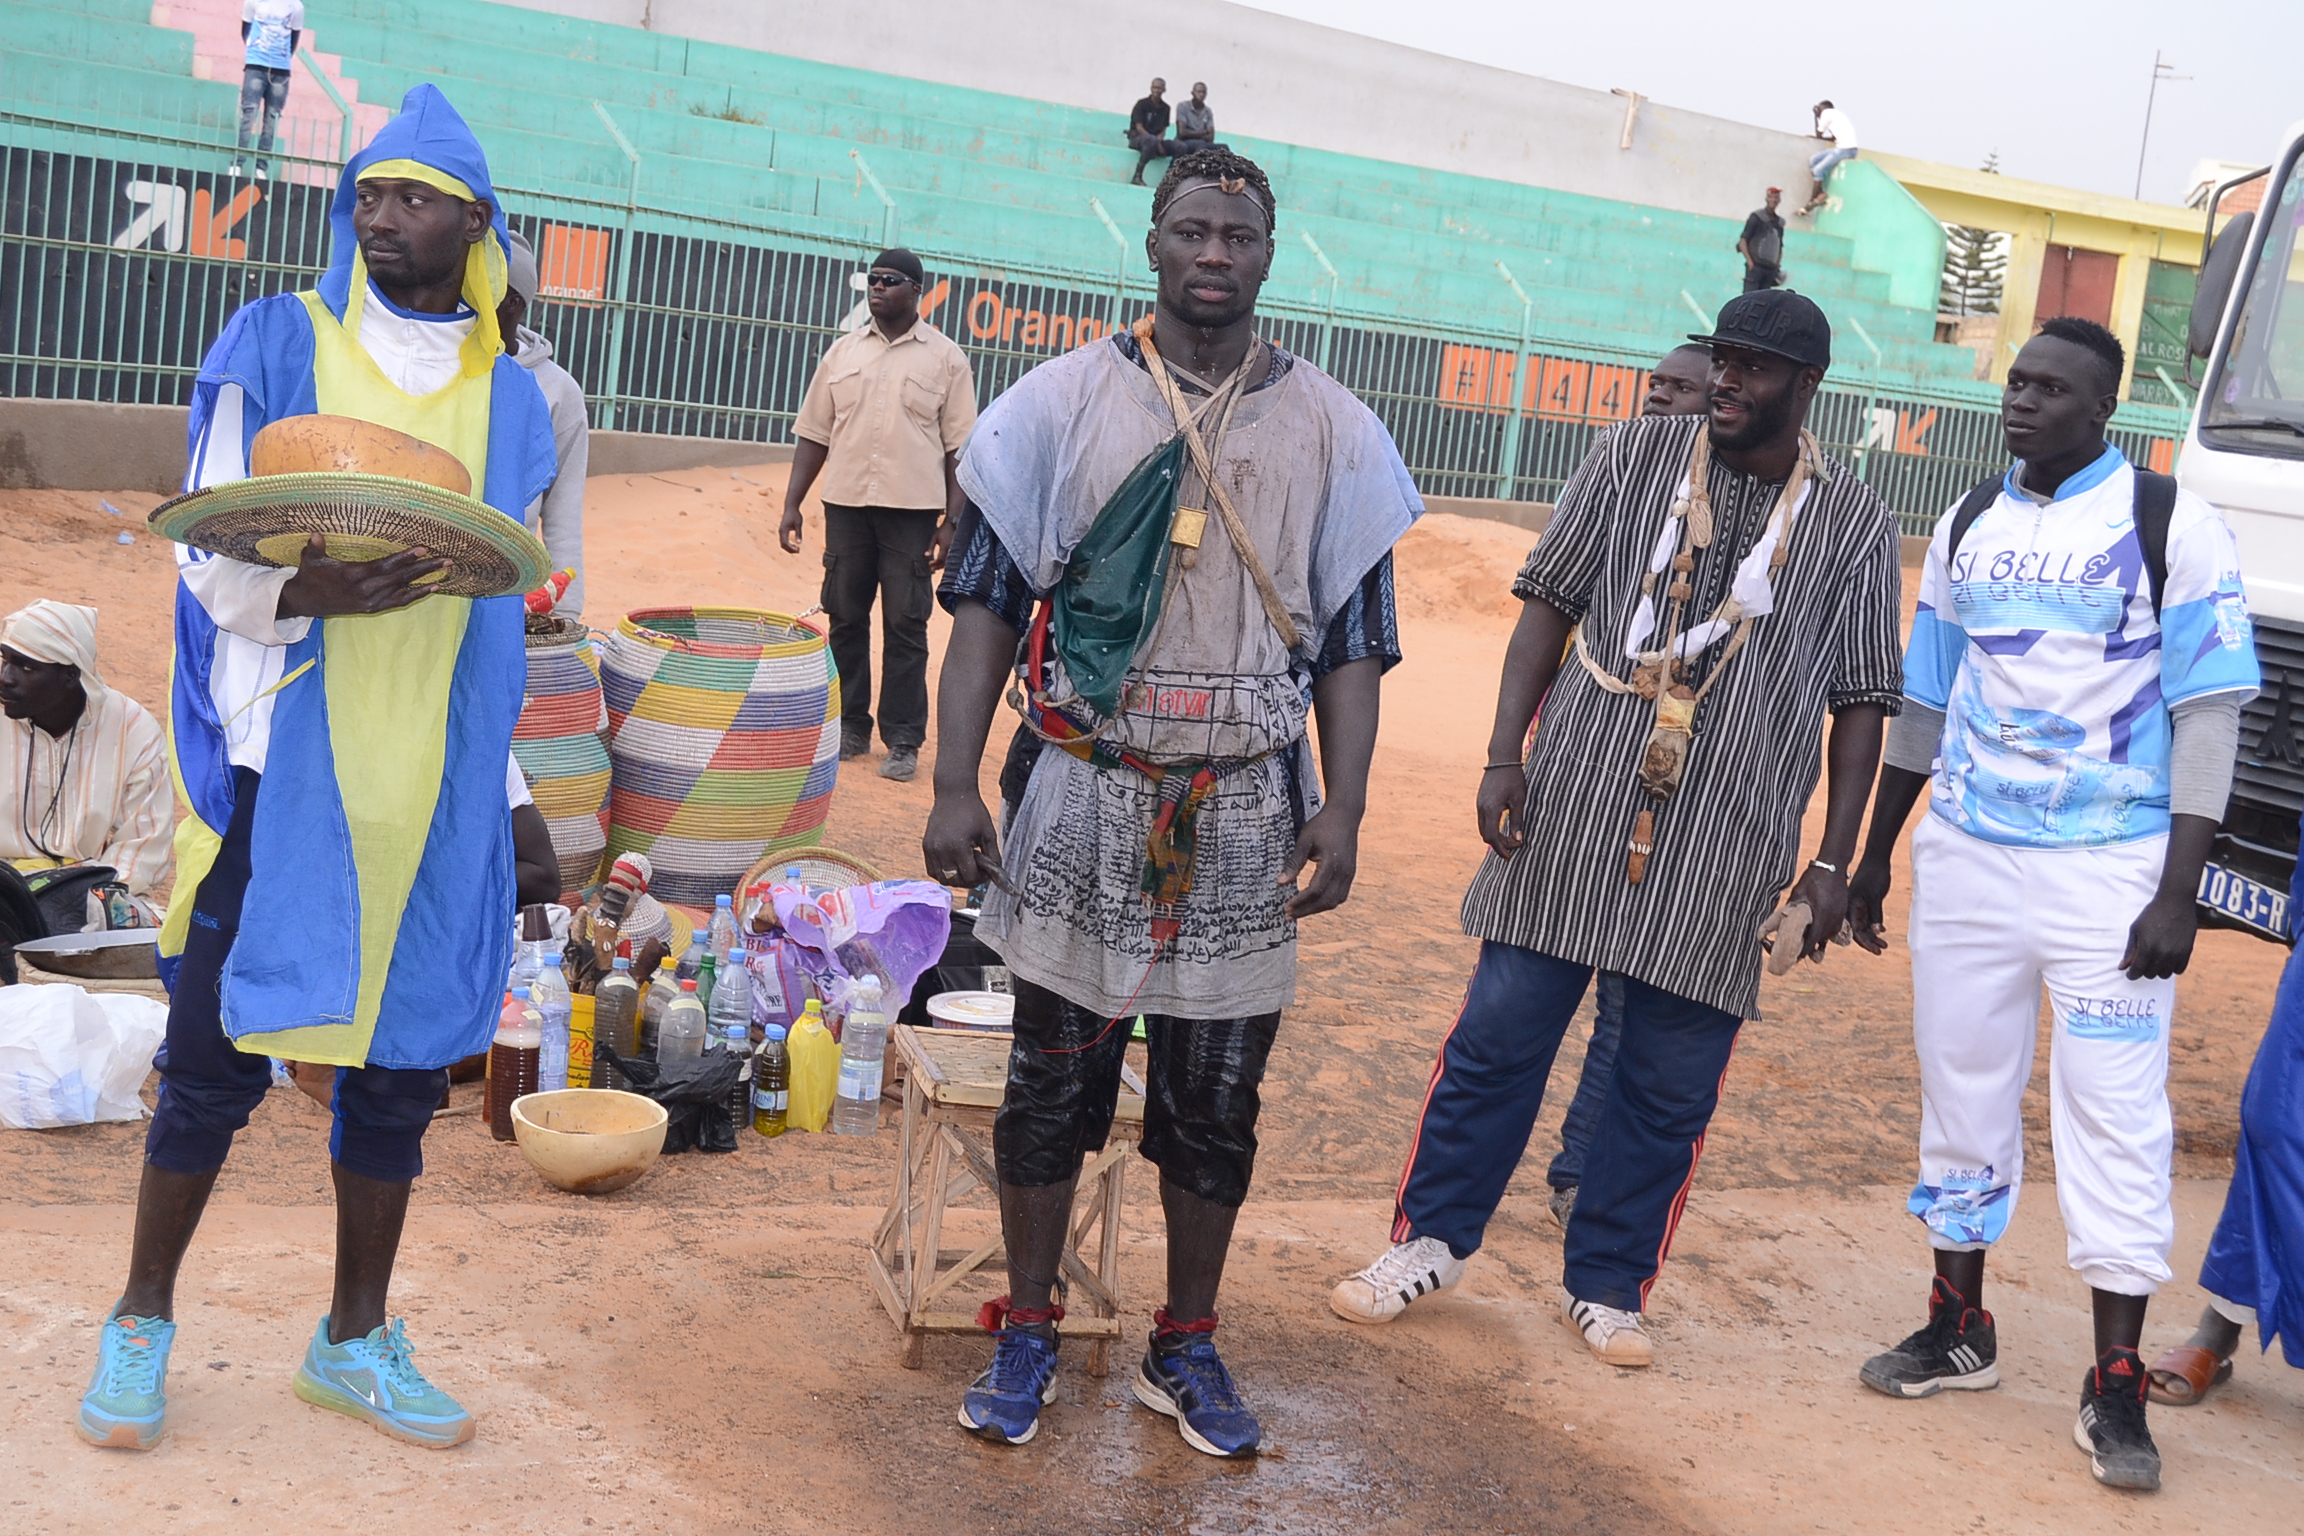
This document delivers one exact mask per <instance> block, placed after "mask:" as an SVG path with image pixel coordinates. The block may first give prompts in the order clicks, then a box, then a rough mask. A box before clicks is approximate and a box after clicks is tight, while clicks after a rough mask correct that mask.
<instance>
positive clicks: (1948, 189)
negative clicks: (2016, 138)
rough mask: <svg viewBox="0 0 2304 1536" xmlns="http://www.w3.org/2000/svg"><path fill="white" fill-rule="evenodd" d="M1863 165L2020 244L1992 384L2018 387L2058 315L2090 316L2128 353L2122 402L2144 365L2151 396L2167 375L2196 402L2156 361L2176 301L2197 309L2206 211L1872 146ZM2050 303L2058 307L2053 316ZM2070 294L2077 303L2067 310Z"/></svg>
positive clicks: (2012, 251) (2173, 363)
mask: <svg viewBox="0 0 2304 1536" xmlns="http://www.w3.org/2000/svg"><path fill="white" fill-rule="evenodd" d="M1864 158H1865V159H1867V160H1870V161H1872V162H1873V163H1874V164H1876V165H1878V166H1879V167H1880V168H1881V169H1882V170H1884V171H1886V172H1887V173H1888V174H1889V175H1891V176H1893V177H1895V178H1896V180H1897V181H1899V182H1900V183H1902V184H1903V186H1904V188H1905V190H1907V191H1909V192H1910V193H1911V194H1912V195H1913V197H1915V198H1917V199H1918V200H1919V202H1920V204H1921V206H1922V207H1924V208H1926V209H1927V210H1928V211H1929V212H1930V213H1931V214H1933V215H1934V216H1935V217H1936V218H1937V219H1939V220H1941V221H1942V222H1944V223H1946V224H1966V225H1970V226H1972V227H1975V228H1979V229H1991V230H1999V231H2003V232H2005V233H2006V234H2007V235H2008V236H2009V237H2010V248H2009V252H2008V268H2007V273H2006V276H2005V278H2004V281H2003V286H2002V288H2001V297H2000V326H1999V334H1998V335H1997V336H1996V337H1995V344H1994V346H1993V348H1992V363H1991V368H1990V377H1991V378H1992V379H1993V380H1994V381H1995V382H1999V381H2002V380H2005V379H2006V378H2007V376H2008V365H2009V362H2010V361H2011V360H2012V359H2013V358H2014V357H2015V356H2016V350H2017V348H2019V347H2021V346H2022V345H2023V344H2024V342H2025V340H2026V338H2028V337H2029V336H2031V334H2032V332H2033V330H2034V329H2035V327H2036V325H2037V323H2038V321H2039V320H2041V319H2045V318H2048V316H2049V314H2054V313H2065V314H2080V315H2084V316H2086V317H2087V318H2090V319H2095V320H2100V321H2102V323H2103V324H2105V325H2106V326H2108V327H2109V328H2110V329H2111V331H2112V333H2113V334H2114V335H2116V336H2118V337H2119V338H2120V343H2121V345H2122V346H2124V347H2126V348H2127V349H2128V357H2129V374H2130V376H2129V377H2128V378H2125V379H2122V380H2121V381H2120V395H2121V398H2122V399H2126V398H2128V396H2129V394H2130V391H2131V389H2132V388H2133V387H2134V386H2135V384H2136V383H2137V375H2138V371H2139V368H2138V365H2139V364H2141V365H2142V370H2141V371H2142V378H2143V380H2144V381H2146V384H2147V390H2146V392H2147V393H2148V394H2152V395H2160V394H2162V393H2164V387H2163V386H2161V385H2160V384H2159V383H2158V382H2157V379H2158V371H2159V370H2160V369H2166V370H2167V372H2168V373H2169V374H2170V375H2171V376H2172V378H2173V381H2174V382H2175V384H2176V385H2177V386H2178V388H2179V390H2180V394H2179V397H2178V398H2179V403H2181V404H2183V405H2186V406H2189V405H2190V403H2191V392H2190V391H2189V390H2188V389H2183V388H2182V384H2183V374H2182V371H2181V358H2180V356H2178V357H2174V358H2169V357H2166V356H2163V357H2162V358H2160V359H2158V360H2155V358H2154V357H2153V353H2154V352H2155V351H2158V352H2161V353H2163V354H2165V353H2166V352H2167V350H2168V337H2167V336H2166V334H2165V333H2166V332H2167V330H2168V327H2169V323H2170V322H2169V314H2170V312H2171V311H2173V310H2175V309H2176V308H2177V307H2178V305H2177V302H2176V301H2177V300H2179V299H2180V300H2181V301H2182V303H2183V304H2186V305H2188V304H2189V294H2190V288H2191V284H2190V281H2189V274H2190V273H2196V272H2197V271H2198V269H2199V266H2200V246H2201V234H2202V231H2203V229H2204V228H2205V226H2206V216H2205V215H2204V214H2203V213H2202V212H2201V211H2200V210H2199V209H2196V208H2178V207H2174V206H2171V205H2168V204H2163V203H2146V202H2139V201H2137V200H2135V199H2133V198H2126V197H2105V196H2102V195H2100V194H2098V193H2094V192H2076V191H2074V190H2073V189H2071V188H2069V187H2055V186H2050V185H2048V184H2047V183H2046V182H2040V181H2024V180H2021V179H2019V178H2017V177H2014V176H2002V175H1998V174H1995V173H1993V172H1989V171H1977V170H1966V169H1963V168H1961V167H1959V166H1952V165H1938V164H1936V163H1934V162H1932V161H1928V160H1907V159H1905V158H1904V157H1903V156H1901V155H1887V154H1876V153H1874V152H1873V151H1872V150H1869V149H1867V150H1865V151H1864ZM2155 263H2159V264H2160V265H2161V268H2162V282H2161V283H2160V285H2159V291H2158V292H2153V289H2154V282H2153V267H2154V264H2155ZM2171 268H2181V269H2186V271H2185V273H2184V274H2182V275H2183V276H2184V278H2185V280H2184V281H2183V282H2182V284H2181V291H2180V292H2178V290H2177V285H2175V284H2172V283H2170V282H2168V281H2167V279H2168V278H2169V277H2173V276H2177V275H2179V274H2176V273H2173V272H2171V271H2169V269H2171ZM2107 289H2108V290H2109V291H2108V292H2107V291H2106V290H2107ZM2148 294H2150V295H2151V297H2153V299H2154V300H2155V308H2156V309H2157V310H2158V311H2159V313H2157V314H2156V315H2155V316H2154V322H2153V328H2152V331H2153V333H2152V334H2151V335H2146V334H2145V332H2146V328H2147V327H2146V300H2147V296H2148ZM2044 295H2045V296H2046V297H2047V298H2048V299H2049V301H2050V303H2051V305H2052V306H2054V307H2052V308H2051V309H2050V310H2049V311H2048V312H2047V313H2045V314H2044V313H2042V308H2041V301H2042V298H2043V296H2044ZM2067 296H2068V297H2067ZM2059 297H2065V298H2066V302H2064V303H2062V304H2057V303H2056V300H2057V299H2058V298H2059ZM2140 342H2141V343H2143V345H2142V346H2140V345H2139V343H2140Z"/></svg>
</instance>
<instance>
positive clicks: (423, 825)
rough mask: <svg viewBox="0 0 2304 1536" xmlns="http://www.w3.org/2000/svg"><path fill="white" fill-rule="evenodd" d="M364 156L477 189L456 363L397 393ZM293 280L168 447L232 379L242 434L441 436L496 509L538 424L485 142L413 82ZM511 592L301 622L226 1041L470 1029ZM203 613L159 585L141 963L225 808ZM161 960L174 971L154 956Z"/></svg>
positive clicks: (436, 1049)
mask: <svg viewBox="0 0 2304 1536" xmlns="http://www.w3.org/2000/svg"><path fill="white" fill-rule="evenodd" d="M363 176H369V177H395V178H405V179H411V180H417V181H422V182H425V183H428V184H430V185H432V186H435V187H438V188H440V189H441V190H443V191H446V192H448V193H449V194H451V195H452V196H456V197H459V198H462V199H464V200H466V201H474V202H476V201H485V202H486V203H488V204H489V206H490V208H491V209H492V210H493V211H494V221H493V227H492V229H491V230H490V232H489V233H488V234H487V235H486V236H484V237H483V238H482V240H481V241H480V242H479V243H478V244H477V245H475V246H474V247H473V248H472V255H471V258H470V264H469V265H468V267H467V269H466V272H465V279H464V293H463V298H464V303H465V304H466V305H467V306H469V307H470V309H471V310H472V311H473V312H474V314H475V322H476V323H475V324H474V325H473V327H472V332H471V335H470V337H469V338H468V339H467V340H466V342H465V343H464V349H463V367H462V370H461V372H460V374H459V375H458V377H457V378H456V379H455V381H454V382H452V383H450V384H449V385H448V386H446V387H445V388H443V389H440V390H438V391H436V392H435V393H433V394H430V395H423V396H415V395H410V394H407V393H406V392H405V391H403V390H401V389H399V388H398V387H397V386H396V385H394V384H393V383H392V382H391V381H390V380H389V379H387V378H386V377H385V375H384V373H383V372H382V370H381V369H379V368H378V367H377V366H376V364H375V363H374V361H373V360H372V359H370V357H369V356H368V354H367V352H366V351H365V350H363V349H362V348H361V346H360V343H359V340H358V336H359V325H360V315H361V311H362V309H363V308H364V306H365V305H366V304H368V303H369V302H372V296H371V295H370V294H369V292H368V281H367V271H366V264H365V262H364V261H363V260H362V258H361V255H360V251H359V246H358V243H357V240H356V238H355V236H354V233H353V228H352V210H353V203H354V198H355V190H354V189H355V186H356V184H357V183H358V181H359V180H360V179H361V178H362V177H363ZM329 224H330V229H331V234H332V237H333V247H332V253H331V254H332V260H331V262H330V265H329V268H328V271H327V273H326V274H325V275H324V276H322V278H321V279H320V283H319V286H318V289H317V290H316V291H312V292H306V293H298V294H281V295H277V296H274V297H271V298H266V299H260V300H258V301H256V302H255V303H252V304H249V305H247V306H246V307H245V308H243V309H241V310H240V312H239V313H238V314H236V315H234V316H233V318H232V321H231V323H230V324H229V325H228V326H226V328H225V331H224V334H223V335H222V336H221V337H220V338H218V340H217V342H216V345H215V346H214V347H213V348H211V349H210V351H209V353H208V357H207V359H206V361H205V362H204V363H203V364H202V365H201V369H200V375H199V379H198V382H197V385H196V391H195V395H194V398H193V405H192V421H191V441H192V443H193V444H194V445H195V450H196V449H197V445H198V444H200V443H201V442H202V441H203V440H204V437H205V434H206V432H207V430H208V427H209V424H210V419H211V417H212V416H213V415H214V413H215V411H216V402H217V397H218V394H219V392H220V391H221V390H222V389H223V388H224V387H225V386H226V385H238V386H239V387H240V389H241V390H242V391H243V392H244V397H245V398H244V402H243V407H242V412H241V423H240V426H241V431H242V433H243V435H244V440H243V443H242V447H243V449H245V448H246V447H247V445H248V443H250V442H252V441H253V440H254V438H255V435H256V433H257V431H258V430H259V429H260V428H262V427H263V426H265V425H266V424H268V423H270V422H274V421H278V420H280V419H281V418H283V417H288V416H300V415H308V414H311V413H314V412H320V413H324V414H329V415H342V416H357V417H361V418H363V419H366V420H370V421H375V422H378V423H381V424H382V425H385V426H389V427H393V428H396V429H398V430H400V431H403V432H408V433H410V434H412V435H414V436H416V437H419V438H422V439H424V440H425V441H427V442H431V443H434V444H436V445H437V446H439V447H443V448H446V449H447V450H448V451H449V452H451V453H453V454H455V455H456V456H457V457H458V458H459V459H461V460H462V461H463V462H464V465H465V467H466V468H467V469H469V470H470V471H471V474H472V480H473V484H474V485H475V486H477V487H479V495H480V499H481V500H482V501H484V502H486V503H487V504H488V505H489V506H491V507H493V508H495V509H496V510H497V511H499V512H501V513H503V514H504V515H505V516H507V517H509V518H512V519H513V520H515V521H518V520H519V518H520V515H521V511H522V509H523V508H525V507H526V506H527V505H528V503H529V502H530V501H532V500H533V499H534V498H535V497H536V496H537V495H538V494H539V493H541V492H542V491H543V490H544V489H545V487H546V486H548V485H549V484H550V483H551V481H552V478H553V475H554V471H555V460H554V453H553V442H552V423H551V416H550V413H549V411H548V408H547V407H546V405H545V402H544V397H543V394H542V393H541V392H540V391H539V390H538V389H537V387H536V382H535V377H534V375H532V374H531V373H530V372H529V371H528V370H527V369H525V368H523V367H521V366H520V364H519V363H518V362H517V361H515V360H514V359H512V358H509V357H506V356H505V355H504V353H503V347H502V344H501V340H500V338H499V336H498V334H497V327H496V306H497V304H498V303H499V302H501V301H502V299H503V296H504V275H505V270H506V268H505V251H506V243H505V239H506V226H505V222H504V212H503V209H502V207H501V206H500V205H498V203H497V200H496V195H495V190H494V188H493V187H492V186H491V184H490V182H489V179H488V166H487V161H486V159H485V158H484V157H483V155H482V154H481V150H480V145H479V143H478V142H477V141H476V140H475V139H474V138H473V136H472V131H471V129H470V128H468V127H467V126H466V125H465V123H464V120H463V118H461V117H460V116H458V115H457V113H456V110H455V108H453V107H451V106H450V105H449V104H448V100H447V98H446V97H444V96H442V95H441V94H440V92H439V91H438V90H437V89H436V88H434V87H432V86H429V85H421V86H418V87H417V88H416V89H414V90H412V91H410V92H409V93H408V96H407V99H406V100H405V101H404V102H402V104H401V108H400V115H399V116H397V117H395V118H394V119H393V120H392V121H391V122H390V123H389V124H387V125H386V126H385V127H384V129H383V131H381V132H380V133H378V134H377V136H376V138H375V141H374V142H373V143H371V144H370V145H369V146H368V147H367V148H366V149H365V150H363V151H362V152H361V153H360V154H358V155H356V156H354V157H353V159H352V161H351V163H350V164H348V165H346V166H345V168H344V175H343V179H342V180H341V181H340V182H339V183H338V185H337V188H336V198H335V202H334V204H333V206H332V207H331V209H330V212H329ZM521 612H522V610H521V602H520V599H519V598H518V597H516V596H514V597H497V598H486V599H480V600H473V599H468V598H457V597H427V598H424V599H422V600H421V601H419V602H417V603H415V604H412V605H411V606H409V607H406V608H402V609H399V610H397V611H396V612H392V613H383V614H365V615H358V616H348V617H341V618H329V619H323V620H318V621H315V622H314V623H313V624H312V625H311V626H310V628H309V629H308V630H307V632H306V634H305V636H304V638H303V639H302V640H300V641H298V642H296V643H295V644H294V645H292V646H289V647H287V651H286V655H285V657H284V664H283V666H282V668H281V676H282V677H283V679H284V681H283V683H282V684H281V685H279V687H278V688H277V690H276V691H275V693H274V694H273V706H272V727H271V737H270V745H269V747H268V749H267V753H266V757H265V765H264V774H263V792H262V794H261V795H260V796H259V798H258V800H257V802H256V813H255V822H254V825H253V828H252V832H251V843H250V850H249V851H250V866H251V873H250V877H249V882H248V888H247V893H246V896H245V898H244V900H243V904H242V911H241V920H240V929H239V934H238V936H237V938H236V939H235V940H234V942H233V945H232V950H231V954H230V957H229V958H228V960H227V961H226V963H225V967H224V975H223V981H222V987H221V1004H222V1014H223V1020H224V1029H225V1032H226V1033H227V1034H228V1035H230V1036H231V1038H232V1040H233V1041H234V1043H235V1044H237V1045H238V1046H239V1047H240V1049H242V1050H245V1051H250V1052H260V1053H264V1054H269V1055H274V1056H285V1057H290V1058H293V1059H296V1060H300V1061H314V1062H326V1063H332V1064H335V1065H339V1066H361V1065H375V1066H381V1067H418V1068H424V1067H440V1066H445V1065H447V1064H449V1063H451V1062H454V1061H457V1060H459V1059H461V1058H463V1057H465V1056H469V1055H471V1054H473V1053H474V1052H476V1051H479V1050H483V1049H485V1048H486V1047H487V1044H488V1041H489V1039H490V1036H491V1034H492V1032H493V1029H494V1024H495V1018H496V1014H497V1011H498V1006H499V1001H500V999H501V997H502V995H503V988H504V976H505V972H506V970H507V969H508V968H509V966H510V962H511V916H512V911H513V869H512V830H511V813H510V811H509V809H508V808H507V806H506V803H505V792H504V783H505V764H506V762H507V760H508V759H509V757H510V753H511V745H512V726H513V722H514V721H515V720H516V719H517V718H518V717H519V714H520V706H521V701H522V695H523V693H524V691H525V685H526V667H527V661H526V647H525V642H524V640H523V636H522V623H521ZM217 643H218V630H217V627H216V624H215V621H214V620H213V619H211V618H210V616H209V614H208V612H207V610H206V609H205V608H203V607H202V606H201V604H200V601H199V600H198V599H197V598H196V597H195V596H193V594H192V592H191V591H190V590H189V589H188V588H186V587H184V586H182V585H181V584H180V585H179V587H178V591H177V596H176V657H175V668H174V674H173V677H172V679H171V699H170V727H171V728H170V745H171V748H172V757H173V761H174V767H175V770H176V778H177V786H178V789H179V791H180V792H181V793H182V795H183V796H184V799H185V802H186V804H187V805H188V806H189V808H190V810H191V815H190V816H189V817H188V818H187V819H186V820H185V821H184V822H183V823H181V824H180V825H179V827H178V829H177V840H176V857H177V869H178V872H179V873H178V882H177V887H176V893H175V900H174V903H173V905H172V908H171V912H170V921H169V924H168V926H167V927H166V928H164V929H163V930H162V933H161V941H160V948H161V952H162V954H163V956H164V957H174V956H179V955H181V954H182V952H183V946H184V933H185V925H186V924H187V923H188V921H189V920H190V916H191V913H192V910H193V905H194V902H195V900H196V899H197V894H198V887H199V883H200V880H201V878H202V877H203V876H204V875H205V874H206V873H207V872H208V870H209V869H210V867H211V866H212V865H213V864H214V862H215V858H216V853H217V850H218V848H219V847H220V846H221V844H222V837H223V832H224V829H225V827H226V826H227V825H228V824H229V823H230V821H231V817H232V807H233V801H234V791H233V769H232V765H231V763H230V761H229V760H228V758H227V754H226V738H225V730H224V727H225V725H226V723H227V722H226V721H225V720H223V719H220V718H219V711H218V707H217V704H216V701H215V699H214V697H213V695H212V693H211V689H210V677H211V670H212V668H213V666H214V663H215V656H216V647H217ZM163 964H164V965H166V966H167V967H168V968H169V969H170V970H171V971H172V970H173V959H172V958H164V960H163Z"/></svg>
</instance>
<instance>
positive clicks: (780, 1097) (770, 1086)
mask: <svg viewBox="0 0 2304 1536" xmlns="http://www.w3.org/2000/svg"><path fill="white" fill-rule="evenodd" d="M791 1086H792V1058H791V1057H790V1056H788V1055H786V1054H785V1051H784V1026H783V1025H781V1024H771V1025H769V1026H768V1033H767V1034H766V1035H765V1036H763V1037H762V1039H761V1041H760V1048H759V1049H758V1050H756V1051H754V1052H753V1053H752V1129H754V1130H755V1131H758V1132H759V1133H760V1134H761V1135H763V1136H781V1135H783V1134H784V1131H785V1121H784V1113H785V1109H786V1107H787V1106H788V1104H789V1103H790V1093H791Z"/></svg>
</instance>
